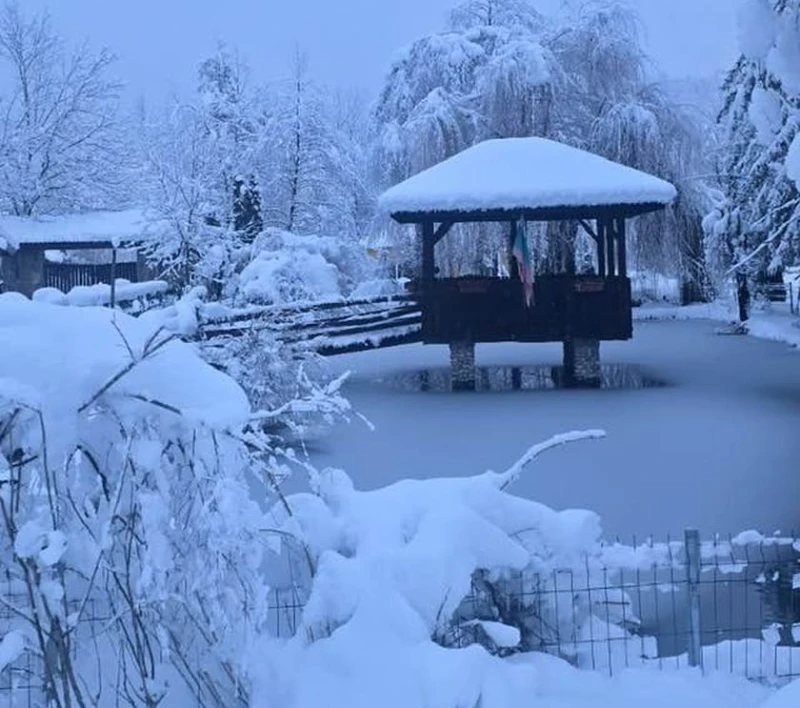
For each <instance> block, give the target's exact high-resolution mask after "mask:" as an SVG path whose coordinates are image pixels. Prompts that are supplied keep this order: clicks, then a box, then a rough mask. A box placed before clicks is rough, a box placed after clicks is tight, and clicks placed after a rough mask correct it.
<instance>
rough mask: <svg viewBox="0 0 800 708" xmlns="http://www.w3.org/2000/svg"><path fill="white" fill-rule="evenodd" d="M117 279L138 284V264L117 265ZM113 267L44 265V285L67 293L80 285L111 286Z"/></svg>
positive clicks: (67, 264)
mask: <svg viewBox="0 0 800 708" xmlns="http://www.w3.org/2000/svg"><path fill="white" fill-rule="evenodd" d="M113 270H114V275H115V277H116V278H124V279H125V280H129V281H130V282H132V283H136V282H138V277H137V269H136V263H117V264H116V267H114V268H113ZM111 274H112V265H111V264H110V263H97V264H95V263H86V264H84V263H49V262H47V261H45V264H44V283H43V286H44V287H46V288H58V289H59V290H60V291H61V292H63V293H67V292H69V291H70V290H72V288H74V287H76V286H78V285H97V284H98V283H106V284H108V285H110V284H111Z"/></svg>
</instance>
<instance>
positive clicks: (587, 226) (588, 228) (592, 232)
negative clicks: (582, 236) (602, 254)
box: [578, 219, 600, 243]
mask: <svg viewBox="0 0 800 708" xmlns="http://www.w3.org/2000/svg"><path fill="white" fill-rule="evenodd" d="M578 223H579V224H580V225H581V226H582V227H583V230H584V231H585V232H586V233H587V234H589V236H591V237H592V238H593V239H594V242H595V243H600V239H599V237H598V236H597V232H596V231H595V230H594V229H593V228H592V225H591V224H590V223H589V222H588V221H586V219H578Z"/></svg>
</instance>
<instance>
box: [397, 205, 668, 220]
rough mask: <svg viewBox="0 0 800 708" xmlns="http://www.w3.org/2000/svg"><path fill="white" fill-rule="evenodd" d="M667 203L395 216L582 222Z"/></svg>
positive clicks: (637, 212) (641, 211) (401, 214)
mask: <svg viewBox="0 0 800 708" xmlns="http://www.w3.org/2000/svg"><path fill="white" fill-rule="evenodd" d="M662 209H664V204H656V203H647V204H599V205H596V206H577V207H563V206H562V207H541V208H536V209H528V208H519V209H489V210H482V209H477V210H466V209H465V210H457V209H453V210H435V209H434V210H431V211H413V212H411V211H399V212H395V213H393V214H392V215H391V216H392V218H393V219H394V220H395V221H397V222H399V223H401V224H423V223H425V222H426V221H431V222H435V223H439V224H444V223H448V222H449V223H451V224H467V223H482V222H503V221H506V222H508V221H517V220H519V219H525V220H526V221H578V220H579V219H586V220H593V219H602V218H605V219H616V218H626V219H627V218H632V217H634V216H639V215H641V214H649V213H650V212H653V211H661V210H662Z"/></svg>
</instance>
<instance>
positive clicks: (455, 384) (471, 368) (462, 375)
mask: <svg viewBox="0 0 800 708" xmlns="http://www.w3.org/2000/svg"><path fill="white" fill-rule="evenodd" d="M450 383H451V386H452V389H453V391H474V390H475V343H474V342H450Z"/></svg>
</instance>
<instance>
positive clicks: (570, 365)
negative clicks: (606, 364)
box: [564, 339, 602, 388]
mask: <svg viewBox="0 0 800 708" xmlns="http://www.w3.org/2000/svg"><path fill="white" fill-rule="evenodd" d="M564 383H565V384H566V385H567V386H576V387H582V388H600V385H601V383H602V374H601V371H600V342H599V341H598V340H596V339H570V340H566V341H565V342H564Z"/></svg>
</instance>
